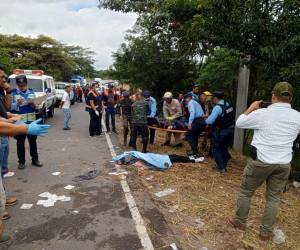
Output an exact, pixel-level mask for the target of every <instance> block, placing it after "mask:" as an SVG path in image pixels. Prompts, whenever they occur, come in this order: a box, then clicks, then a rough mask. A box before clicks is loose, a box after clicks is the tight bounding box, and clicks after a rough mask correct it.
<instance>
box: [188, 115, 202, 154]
mask: <svg viewBox="0 0 300 250" xmlns="http://www.w3.org/2000/svg"><path fill="white" fill-rule="evenodd" d="M205 127H206V124H205V122H204V119H202V118H198V119H195V120H194V121H193V124H192V129H191V130H189V131H188V133H187V140H188V142H189V144H190V146H191V148H192V151H193V154H197V153H199V151H198V140H199V136H200V135H201V133H202V132H203V131H204V129H205Z"/></svg>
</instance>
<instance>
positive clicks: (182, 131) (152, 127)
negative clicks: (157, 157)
mask: <svg viewBox="0 0 300 250" xmlns="http://www.w3.org/2000/svg"><path fill="white" fill-rule="evenodd" d="M148 128H149V129H155V130H160V131H165V132H172V133H187V132H188V131H187V130H175V129H167V128H159V127H155V126H149V125H148Z"/></svg>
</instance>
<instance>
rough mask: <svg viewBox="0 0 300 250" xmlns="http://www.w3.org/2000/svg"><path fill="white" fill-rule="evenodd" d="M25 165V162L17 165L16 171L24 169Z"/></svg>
mask: <svg viewBox="0 0 300 250" xmlns="http://www.w3.org/2000/svg"><path fill="white" fill-rule="evenodd" d="M25 167H26V165H25V162H24V163H23V162H20V163H19V165H18V169H25Z"/></svg>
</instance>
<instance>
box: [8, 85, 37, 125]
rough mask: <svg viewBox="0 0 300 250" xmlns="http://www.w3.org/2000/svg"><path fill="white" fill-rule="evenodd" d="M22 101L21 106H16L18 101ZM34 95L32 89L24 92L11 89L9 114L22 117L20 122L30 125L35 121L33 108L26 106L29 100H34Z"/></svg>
mask: <svg viewBox="0 0 300 250" xmlns="http://www.w3.org/2000/svg"><path fill="white" fill-rule="evenodd" d="M20 98H23V99H24V103H23V104H22V105H18V100H19V99H20ZM34 98H35V94H34V91H33V90H32V89H27V90H26V91H25V92H23V91H21V90H19V89H13V90H12V92H11V112H12V113H14V114H19V115H21V116H22V120H23V121H24V122H26V123H30V122H32V121H35V120H36V117H35V108H34V107H32V105H30V104H28V101H29V100H30V99H34Z"/></svg>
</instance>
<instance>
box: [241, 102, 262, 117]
mask: <svg viewBox="0 0 300 250" xmlns="http://www.w3.org/2000/svg"><path fill="white" fill-rule="evenodd" d="M262 102H263V101H262V100H260V101H255V102H253V103H252V104H251V105H250V107H249V108H248V109H247V111H246V112H245V114H246V115H248V114H250V113H251V112H253V111H255V110H257V109H260V105H261V103H262Z"/></svg>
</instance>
